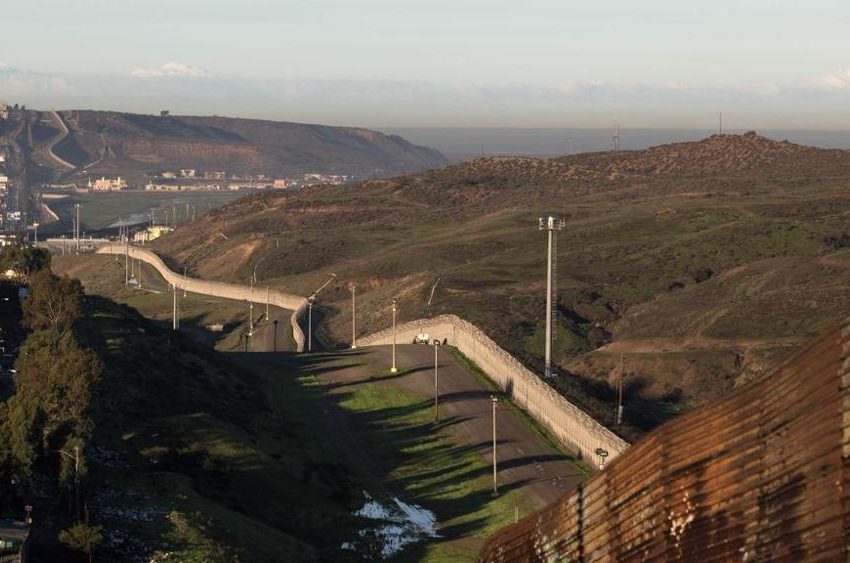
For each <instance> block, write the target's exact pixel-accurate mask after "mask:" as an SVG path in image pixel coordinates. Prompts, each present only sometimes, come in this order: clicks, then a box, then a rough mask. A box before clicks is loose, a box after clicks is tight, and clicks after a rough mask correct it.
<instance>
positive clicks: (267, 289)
mask: <svg viewBox="0 0 850 563" xmlns="http://www.w3.org/2000/svg"><path fill="white" fill-rule="evenodd" d="M271 293H272V290H271V289H269V286H266V322H269V301H271V296H272V295H271Z"/></svg>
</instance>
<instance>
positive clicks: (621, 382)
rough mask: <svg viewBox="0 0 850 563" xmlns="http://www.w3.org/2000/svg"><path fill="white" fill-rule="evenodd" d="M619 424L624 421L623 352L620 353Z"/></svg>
mask: <svg viewBox="0 0 850 563" xmlns="http://www.w3.org/2000/svg"><path fill="white" fill-rule="evenodd" d="M618 389H619V391H618V395H619V398H618V400H617V425H618V426H619V425H620V424H622V423H623V354H620V383H619V385H618Z"/></svg>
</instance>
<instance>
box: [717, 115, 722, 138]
mask: <svg viewBox="0 0 850 563" xmlns="http://www.w3.org/2000/svg"><path fill="white" fill-rule="evenodd" d="M717 134H718V135H722V134H723V112H722V111H721V112H720V115H718V116H717Z"/></svg>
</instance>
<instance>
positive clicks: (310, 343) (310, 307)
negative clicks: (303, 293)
mask: <svg viewBox="0 0 850 563" xmlns="http://www.w3.org/2000/svg"><path fill="white" fill-rule="evenodd" d="M315 300H316V298H315V297H314V296H312V295H311V296H310V297H308V298H307V351H308V352H312V351H313V302H314V301H315Z"/></svg>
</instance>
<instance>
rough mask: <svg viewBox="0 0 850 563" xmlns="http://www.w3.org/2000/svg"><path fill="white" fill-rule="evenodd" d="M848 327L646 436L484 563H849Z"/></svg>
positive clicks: (519, 528) (528, 522)
mask: <svg viewBox="0 0 850 563" xmlns="http://www.w3.org/2000/svg"><path fill="white" fill-rule="evenodd" d="M848 355H850V328H848V327H845V328H843V329H837V328H836V329H834V330H831V331H829V332H828V333H827V334H826V335H825V336H824V337H822V338H821V339H819V340H818V341H816V342H815V343H814V344H812V345H811V346H809V347H808V348H807V349H805V350H804V351H803V352H801V353H799V354H797V355H796V356H795V357H794V358H792V359H791V360H790V361H789V362H787V363H786V364H785V365H784V366H782V367H780V368H779V369H777V370H776V371H775V372H774V373H772V374H771V375H770V376H768V377H766V378H764V379H762V380H761V381H759V382H757V383H755V384H753V385H750V386H749V387H747V388H745V389H742V390H741V391H739V392H737V393H735V394H734V395H732V396H730V397H728V398H727V399H724V400H722V401H720V402H718V403H715V404H713V405H708V406H706V407H703V408H701V409H697V410H695V411H693V412H691V413H688V414H686V415H684V416H682V417H679V418H678V419H676V420H674V421H672V422H670V423H668V424H665V425H664V426H662V427H661V428H658V429H657V430H656V431H654V432H652V433H651V434H649V435H648V436H647V437H646V438H645V439H643V440H641V441H640V442H638V443H637V444H635V445H634V446H632V447H631V448H630V449H629V450H627V451H626V452H625V453H624V454H622V455H621V456H620V457H618V458H617V459H615V460H614V461H613V462H611V464H610V465H609V466H607V467H606V468H605V469H604V470H603V471H601V472H599V473H598V474H596V475H595V476H593V477H592V478H590V479H588V481H587V482H586V483H584V484H583V485H582V487H580V488H579V489H578V490H576V491H574V492H573V493H570V494H569V495H567V496H565V497H563V498H562V499H560V500H559V501H558V502H556V503H554V504H552V505H551V506H549V507H547V508H545V509H543V510H541V511H540V512H538V513H535V514H533V515H531V516H529V517H528V518H526V519H524V520H522V521H520V522H519V523H517V524H515V525H514V526H511V527H509V528H507V529H505V530H503V531H501V532H500V533H498V534H497V535H496V536H494V537H493V538H492V539H491V540H490V541H489V542H488V544H487V545H486V546H485V548H484V549H483V551H482V553H481V556H480V561H482V562H485V561H486V562H502V561H673V560H688V559H690V560H693V561H700V562H709V561H795V562H796V561H804V560H805V561H845V560H847V558H846V554H847V548H848V540H847V537H848V533H850V501H848V494H847V491H848V487H850V470H849V469H850V466H848V462H847V459H848V456H850V360H848V359H847V358H848Z"/></svg>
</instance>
